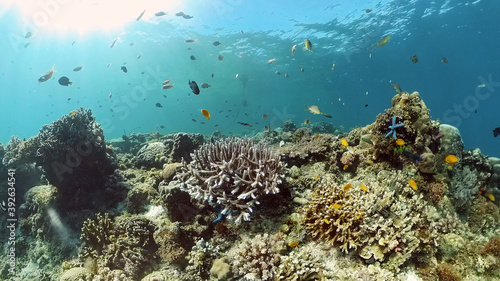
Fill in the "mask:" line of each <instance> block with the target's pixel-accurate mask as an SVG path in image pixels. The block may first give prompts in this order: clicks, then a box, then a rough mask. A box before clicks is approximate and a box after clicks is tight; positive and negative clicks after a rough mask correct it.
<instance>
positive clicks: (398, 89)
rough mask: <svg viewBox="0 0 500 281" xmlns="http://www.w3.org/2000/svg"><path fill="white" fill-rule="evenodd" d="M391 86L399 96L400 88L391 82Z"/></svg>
mask: <svg viewBox="0 0 500 281" xmlns="http://www.w3.org/2000/svg"><path fill="white" fill-rule="evenodd" d="M391 85H392V86H393V87H394V89H395V90H396V92H398V94H401V92H402V90H401V87H399V85H398V84H396V83H392V82H391Z"/></svg>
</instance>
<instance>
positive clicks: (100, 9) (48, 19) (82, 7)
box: [0, 0, 182, 33]
mask: <svg viewBox="0 0 500 281" xmlns="http://www.w3.org/2000/svg"><path fill="white" fill-rule="evenodd" d="M0 5H3V7H0V11H1V10H5V9H8V8H9V7H10V8H12V7H17V8H18V10H19V12H20V13H19V14H20V16H21V19H20V21H21V23H23V24H25V25H28V26H31V29H37V30H42V31H47V32H51V31H54V30H56V31H59V32H78V33H86V32H91V31H95V30H104V31H108V30H113V29H117V28H121V27H122V26H123V25H124V24H126V23H128V22H133V21H136V20H137V18H139V16H140V15H141V13H142V12H143V11H145V12H144V14H143V15H142V17H141V20H145V21H148V20H149V19H150V18H151V17H153V16H154V14H155V13H157V12H160V11H163V12H166V13H167V14H172V13H176V12H178V11H180V9H182V7H181V1H180V0H140V1H123V0H90V1H89V0H47V1H35V0H31V1H29V0H25V1H16V0H7V1H5V2H4V3H3V4H0ZM6 7H7V8H6Z"/></svg>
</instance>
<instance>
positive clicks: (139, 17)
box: [136, 10, 146, 21]
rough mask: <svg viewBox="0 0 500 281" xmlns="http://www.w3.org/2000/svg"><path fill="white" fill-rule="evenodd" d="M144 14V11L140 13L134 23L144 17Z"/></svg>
mask: <svg viewBox="0 0 500 281" xmlns="http://www.w3.org/2000/svg"><path fill="white" fill-rule="evenodd" d="M145 12H146V10H144V11H142V13H141V14H140V15H139V16H138V17H137V19H136V21H139V20H140V19H141V18H142V16H144V13H145Z"/></svg>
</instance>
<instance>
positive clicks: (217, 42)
mask: <svg viewBox="0 0 500 281" xmlns="http://www.w3.org/2000/svg"><path fill="white" fill-rule="evenodd" d="M212 45H214V46H216V47H217V46H219V45H220V42H219V41H214V42H213V43H212Z"/></svg>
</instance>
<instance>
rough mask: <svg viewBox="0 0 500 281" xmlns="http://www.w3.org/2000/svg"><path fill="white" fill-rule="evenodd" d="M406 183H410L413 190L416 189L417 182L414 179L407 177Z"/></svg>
mask: <svg viewBox="0 0 500 281" xmlns="http://www.w3.org/2000/svg"><path fill="white" fill-rule="evenodd" d="M408 184H409V185H410V187H411V188H413V190H418V187H417V183H416V182H415V181H414V180H412V179H409V180H408Z"/></svg>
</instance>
